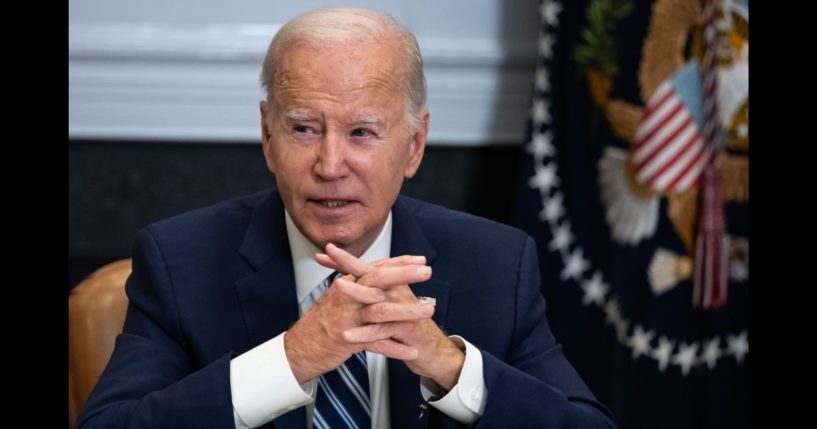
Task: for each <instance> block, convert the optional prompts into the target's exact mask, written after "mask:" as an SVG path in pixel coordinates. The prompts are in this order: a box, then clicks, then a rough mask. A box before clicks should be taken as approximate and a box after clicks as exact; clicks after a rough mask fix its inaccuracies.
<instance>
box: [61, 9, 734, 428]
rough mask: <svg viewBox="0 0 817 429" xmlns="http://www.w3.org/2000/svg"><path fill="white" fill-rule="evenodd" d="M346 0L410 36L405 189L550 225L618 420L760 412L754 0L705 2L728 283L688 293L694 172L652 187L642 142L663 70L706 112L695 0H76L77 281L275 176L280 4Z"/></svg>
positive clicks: (574, 346) (571, 344)
mask: <svg viewBox="0 0 817 429" xmlns="http://www.w3.org/2000/svg"><path fill="white" fill-rule="evenodd" d="M331 5H347V6H348V5H352V6H357V7H365V8H369V9H373V10H378V11H381V12H385V13H388V14H391V15H392V16H394V17H395V18H396V19H397V20H398V21H400V22H401V23H403V24H404V25H406V26H407V27H408V28H409V29H410V30H411V31H412V32H414V34H415V35H416V36H417V39H418V42H419V44H420V48H421V51H422V53H423V57H424V60H425V73H426V77H427V81H428V94H429V95H428V107H429V109H430V111H431V130H430V135H429V139H428V147H427V150H426V155H425V158H424V160H423V165H422V167H421V168H420V171H419V173H418V175H417V176H416V177H415V178H413V179H412V180H409V181H407V182H406V183H405V185H404V188H403V193H404V194H407V195H411V196H414V197H417V198H420V199H423V200H425V201H429V202H433V203H436V204H440V205H443V206H446V207H450V208H453V209H458V210H463V211H467V212H470V213H474V214H477V215H480V216H484V217H487V218H491V219H494V220H496V221H499V222H502V223H506V224H512V225H515V226H518V227H520V228H523V229H525V230H526V231H527V232H528V233H530V234H531V235H532V236H533V237H534V238H535V239H536V240H537V246H538V250H539V254H540V255H539V256H540V264H541V271H542V292H543V294H544V295H545V297H546V299H547V300H548V318H549V320H550V323H551V326H552V329H553V331H554V334H555V335H556V337H557V339H558V340H559V341H560V342H562V344H563V346H564V352H565V354H566V355H567V357H568V359H569V360H570V361H571V362H572V363H573V364H574V366H576V368H577V369H578V370H579V372H580V373H581V375H582V377H583V378H584V379H585V381H586V382H587V383H588V385H589V386H590V388H591V389H592V390H593V392H594V393H595V394H596V395H597V396H598V397H599V399H600V400H601V401H602V402H603V403H605V404H606V405H608V406H609V407H610V408H611V409H612V411H613V413H614V414H615V415H616V418H617V419H618V421H619V424H620V427H622V428H693V427H694V428H731V427H736V428H737V427H747V426H748V389H749V385H748V360H749V357H748V343H749V340H748V338H749V335H748V315H747V312H748V311H747V310H748V278H749V266H748V243H749V240H748V215H747V213H748V3H747V2H746V1H731V0H730V1H722V2H718V5H719V6H720V8H721V10H722V13H721V15H720V17H719V20H718V21H717V22H716V23H710V24H709V25H710V26H714V27H713V28H716V32H717V34H718V37H719V40H720V41H721V42H720V45H719V46H720V48H719V51H718V54H717V66H718V70H717V73H718V76H719V79H720V82H721V89H720V90H719V91H718V93H717V97H718V103H719V106H720V107H721V108H720V113H719V115H720V116H719V118H718V119H720V121H719V124H720V125H721V126H720V130H721V132H722V134H723V136H724V140H723V141H724V142H725V143H723V144H722V145H721V146H720V147H718V148H716V152H715V153H717V154H718V155H717V159H718V166H719V168H720V169H721V170H722V172H723V178H724V180H723V183H722V185H719V186H721V188H722V190H723V195H724V203H723V213H724V219H725V233H726V236H727V238H728V239H729V241H728V245H727V246H726V247H725V249H726V252H725V253H726V254H727V255H726V257H727V259H726V264H727V267H728V269H727V271H728V276H727V277H728V281H727V282H726V284H723V285H721V286H720V290H722V291H728V293H725V292H724V293H723V294H721V296H720V297H718V298H717V299H714V301H711V302H708V303H700V302H699V303H695V302H693V295H694V294H695V292H694V291H695V282H694V277H695V266H696V264H695V262H694V261H695V260H694V257H695V253H696V251H695V247H694V245H693V242H694V237H695V235H696V232H697V227H698V225H699V224H700V218H701V214H700V213H701V208H702V207H701V205H700V204H699V203H698V199H699V192H698V189H699V188H700V187H699V186H698V185H697V183H698V182H697V181H696V182H694V183H696V184H695V185H693V186H692V187H691V188H689V189H674V188H669V189H654V187H653V189H650V187H649V186H647V184H644V183H638V180H634V177H638V173H637V172H636V173H633V166H632V162H631V160H632V157H633V152H634V150H635V147H636V146H637V141H638V139H637V138H636V136H637V135H638V130H639V128H640V127H641V126H643V125H644V121H643V118H644V111H645V106H647V105H648V103H650V102H651V101H650V100H651V96H652V95H654V94H655V93H656V92H657V88H659V87H660V86H661V85H662V84H665V85H666V86H667V87H668V88H671V89H672V90H673V91H675V93H677V94H678V97H679V98H680V99H681V100H682V104H684V107H685V109H686V110H689V115H690V116H691V117H693V118H694V119H695V120H696V121H699V120H700V117H701V114H700V112H697V111H696V109H695V107H694V106H692V104H695V103H694V100H695V99H696V94H697V99H698V102H700V98H701V95H700V94H701V92H702V91H701V89H700V84H698V86H695V85H694V84H691V83H689V80H688V79H687V77H688V76H690V75H686V74H684V73H682V72H683V71H684V70H688V69H690V67H695V66H697V64H698V62H700V60H701V58H702V55H703V52H704V51H705V49H704V45H705V43H704V42H703V34H704V29H705V28H706V27H707V21H706V20H705V19H704V16H703V13H702V6H701V5H702V3H701V2H700V1H699V0H655V1H652V0H578V1H572V2H563V1H557V0H517V1H513V2H510V1H504V2H503V1H501V0H447V1H444V2H441V1H428V0H415V1H411V2H403V1H397V0H391V1H364V0H355V1H346V2H334V1H327V0H322V1H318V0H309V1H299V2H288V1H268V0H266V1H262V0H247V1H242V2H240V3H229V4H228V3H225V2H220V1H214V0H195V1H193V0H173V1H166V0H165V1H159V0H143V1H140V2H126V1H121V0H105V1H103V0H70V1H69V52H68V54H69V138H70V143H69V273H68V282H67V291H68V292H70V290H71V288H72V287H73V286H75V285H76V284H77V283H78V282H79V281H80V280H81V279H83V278H84V277H85V276H87V275H88V274H90V273H91V272H92V271H94V270H95V269H96V268H98V267H100V266H102V265H104V264H106V263H108V262H111V261H115V260H118V259H122V258H127V257H129V256H130V248H131V244H132V240H133V238H134V236H135V234H136V232H137V231H138V230H139V229H141V228H143V227H145V226H147V225H148V224H150V223H152V222H154V221H156V220H159V219H162V218H166V217H169V216H172V215H174V214H178V213H181V212H184V211H187V210H191V209H194V208H198V207H203V206H206V205H209V204H212V203H215V202H218V201H221V200H224V199H227V198H230V197H234V196H239V195H244V194H249V193H252V192H255V191H258V190H262V189H265V188H267V187H269V186H270V185H272V184H273V183H274V179H273V177H272V176H271V174H270V173H269V172H268V171H267V169H266V166H265V164H264V161H263V156H262V153H261V147H260V134H259V131H260V126H259V120H260V118H259V113H258V101H259V100H261V99H262V98H263V97H264V94H263V91H262V89H261V87H260V84H259V79H258V75H259V72H260V64H261V61H262V59H263V56H264V54H265V51H266V48H267V46H268V44H269V41H270V40H271V38H272V36H273V35H274V34H275V31H276V30H277V28H279V27H280V25H281V24H283V23H284V22H286V21H287V20H289V19H291V18H293V17H295V16H297V15H299V14H301V13H303V12H305V11H308V10H311V9H314V8H317V7H323V6H331ZM696 70H697V69H696ZM691 76H697V75H695V74H693V75H691ZM685 79H686V80H685ZM692 80H693V81H695V79H692ZM693 83H694V82H693ZM690 94H691V95H690ZM689 100H693V101H689ZM690 106H692V107H690ZM681 110H684V109H681ZM671 131H672V130H670V129H665V130H664V131H663V133H664V134H671ZM659 134H661V132H659ZM659 158H660V157H659ZM677 158H681V159H682V160H683V159H685V158H684V157H683V156H680V155H676V154H674V153H670V154H668V155H665V156H664V159H670V160H677ZM683 167H684V165H681V164H678V165H676V166H675V167H673V166H672V164H671V163H670V164H669V165H668V167H666V168H670V169H672V168H675V169H683ZM684 171H686V170H684ZM696 180H697V176H696ZM721 188H718V189H721ZM488 317H490V316H488Z"/></svg>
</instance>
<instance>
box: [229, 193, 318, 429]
mask: <svg viewBox="0 0 817 429" xmlns="http://www.w3.org/2000/svg"><path fill="white" fill-rule="evenodd" d="M239 252H240V253H241V255H242V256H243V257H244V259H246V260H247V262H248V263H249V264H250V265H251V266H252V267H253V269H254V270H255V272H254V273H253V274H250V275H249V276H247V277H244V278H242V279H240V280H238V281H237V282H236V292H237V293H238V298H239V301H240V302H241V307H242V310H243V313H244V321H245V323H246V326H247V334H248V336H249V342H250V347H251V348H252V347H255V346H257V345H259V344H261V343H263V342H265V341H267V340H269V339H271V338H273V337H275V336H276V335H278V334H280V333H281V332H283V331H285V330H287V329H288V328H289V327H290V326H291V325H292V324H293V323H295V321H296V320H298V298H297V295H296V291H295V275H294V273H293V270H292V263H291V261H292V256H291V253H290V250H289V240H288V239H287V234H286V225H285V223H284V206H283V203H282V202H281V198H280V196H279V195H278V192H277V191H273V193H272V195H271V196H270V197H269V198H267V199H265V200H263V201H262V202H261V203H260V204H259V205H258V206H257V207H256V208H255V211H254V212H253V214H252V217H251V218H250V223H249V226H248V228H247V234H246V235H245V236H244V241H243V242H242V244H241V247H240V249H239ZM305 422H306V411H305V409H304V407H300V408H298V409H296V410H293V411H291V412H289V413H286V414H284V415H282V416H280V417H278V418H276V419H275V421H274V422H273V424H274V425H275V427H276V428H285V429H296V428H303V427H305Z"/></svg>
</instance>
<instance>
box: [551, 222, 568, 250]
mask: <svg viewBox="0 0 817 429" xmlns="http://www.w3.org/2000/svg"><path fill="white" fill-rule="evenodd" d="M572 242H573V234H571V233H570V222H569V221H564V222H562V225H561V226H560V227H559V228H558V229H557V230H556V231H555V232H554V233H553V239H552V240H550V243H548V249H550V250H564V251H567V248H568V247H569V246H570V243H572Z"/></svg>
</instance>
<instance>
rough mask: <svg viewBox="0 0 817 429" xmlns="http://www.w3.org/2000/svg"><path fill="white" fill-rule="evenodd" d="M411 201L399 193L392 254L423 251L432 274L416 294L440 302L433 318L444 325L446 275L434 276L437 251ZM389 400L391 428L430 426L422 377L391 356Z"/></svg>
mask: <svg viewBox="0 0 817 429" xmlns="http://www.w3.org/2000/svg"><path fill="white" fill-rule="evenodd" d="M412 205H413V203H412V202H411V201H408V200H406V199H403V198H400V197H398V199H397V202H396V203H395V205H394V207H393V208H392V218H393V226H392V241H391V243H392V244H391V255H392V256H400V255H424V256H425V257H426V261H427V263H428V264H429V265H430V266H431V267H432V278H431V279H429V280H428V281H426V282H423V283H417V284H414V285H412V286H411V289H412V291H413V292H414V294H415V295H416V296H428V297H432V298H436V300H437V304H436V308H435V311H434V316H433V319H434V321H435V322H436V323H437V325H439V326H440V328H442V329H445V322H446V314H447V311H448V290H449V288H448V283H447V282H446V281H445V279H440V278H438V277H435V274H434V273H435V271H434V261H435V259H436V256H437V253H436V251H435V250H434V248H433V247H432V246H431V243H429V241H428V239H427V238H426V236H425V233H424V232H423V230H422V229H421V228H420V225H419V224H418V223H417V220H416V219H415V217H414V213H412V208H413V207H412ZM388 363H389V402H390V407H391V421H392V428H395V429H396V428H425V427H427V426H428V414H429V413H428V412H426V413H424V416H423V418H422V419H418V418H417V417H418V416H419V415H420V404H422V403H424V400H423V397H422V395H421V394H420V377H419V376H418V375H416V374H414V373H412V372H411V371H410V370H409V369H408V367H407V366H406V365H405V364H404V363H403V362H401V361H399V360H394V359H389V360H388Z"/></svg>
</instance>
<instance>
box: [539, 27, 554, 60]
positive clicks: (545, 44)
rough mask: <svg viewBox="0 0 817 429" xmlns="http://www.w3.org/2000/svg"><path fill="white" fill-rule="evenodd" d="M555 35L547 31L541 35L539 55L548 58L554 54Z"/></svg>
mask: <svg viewBox="0 0 817 429" xmlns="http://www.w3.org/2000/svg"><path fill="white" fill-rule="evenodd" d="M554 42H555V40H553V36H552V35H551V34H550V33H547V34H545V35H543V36H541V37H539V55H541V56H542V57H544V58H546V59H548V58H550V57H552V56H553V43H554Z"/></svg>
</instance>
